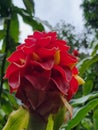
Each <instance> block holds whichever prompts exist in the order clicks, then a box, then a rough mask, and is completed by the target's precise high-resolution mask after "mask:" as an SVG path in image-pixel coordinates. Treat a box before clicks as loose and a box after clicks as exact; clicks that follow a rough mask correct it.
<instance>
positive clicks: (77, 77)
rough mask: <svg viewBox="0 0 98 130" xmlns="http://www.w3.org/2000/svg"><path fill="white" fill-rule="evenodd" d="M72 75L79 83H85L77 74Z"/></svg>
mask: <svg viewBox="0 0 98 130" xmlns="http://www.w3.org/2000/svg"><path fill="white" fill-rule="evenodd" d="M74 77H75V78H76V80H77V81H78V83H79V85H82V84H84V83H85V81H84V80H83V79H82V78H81V77H80V76H79V75H75V76H74Z"/></svg>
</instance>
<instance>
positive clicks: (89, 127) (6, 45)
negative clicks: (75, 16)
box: [0, 0, 98, 130]
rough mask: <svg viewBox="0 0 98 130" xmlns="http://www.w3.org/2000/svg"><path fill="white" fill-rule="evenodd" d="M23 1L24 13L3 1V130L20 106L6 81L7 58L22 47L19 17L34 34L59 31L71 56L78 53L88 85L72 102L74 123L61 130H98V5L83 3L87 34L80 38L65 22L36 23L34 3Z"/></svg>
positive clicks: (0, 89)
mask: <svg viewBox="0 0 98 130" xmlns="http://www.w3.org/2000/svg"><path fill="white" fill-rule="evenodd" d="M22 1H23V4H24V6H25V9H24V8H20V7H18V6H17V5H15V4H14V3H13V0H0V44H1V49H0V130H2V128H3V126H4V125H5V122H6V121H7V118H8V115H9V114H10V113H11V112H12V111H13V110H15V109H17V108H18V106H19V104H20V102H19V101H18V100H17V99H16V98H15V95H14V93H13V94H10V93H9V86H8V83H7V81H6V80H4V79H3V76H4V73H5V70H6V67H7V66H8V63H7V62H6V58H7V57H8V56H9V55H10V54H11V53H12V52H13V51H14V50H15V48H16V46H17V45H19V44H20V43H19V38H20V34H21V33H20V22H21V21H20V19H19V17H21V18H22V20H23V22H24V23H26V24H28V25H29V26H31V28H32V31H34V30H39V31H44V30H45V29H44V26H47V27H48V29H49V30H50V31H57V33H58V37H59V38H60V39H63V40H66V41H67V42H68V44H69V45H70V46H71V51H70V52H71V53H72V52H73V50H74V49H77V50H78V51H79V56H78V58H79V63H78V65H77V67H78V68H79V71H80V76H82V77H83V78H84V80H85V84H84V85H83V86H80V87H79V91H78V93H77V94H76V95H75V96H74V98H73V99H72V100H71V101H70V104H71V105H72V106H73V110H74V113H73V118H72V120H69V121H68V122H67V123H66V124H62V125H61V127H60V130H98V73H97V72H98V40H97V39H98V1H97V0H83V2H82V5H81V8H82V9H83V13H84V14H83V16H84V19H85V25H84V26H85V30H84V32H82V33H81V34H77V33H76V31H75V27H74V26H73V25H70V24H66V23H65V22H64V21H62V22H60V23H58V24H57V25H56V26H55V27H52V26H51V25H49V23H48V22H44V21H41V20H39V19H36V18H35V15H34V14H35V5H34V1H33V0H22ZM54 130H55V129H54Z"/></svg>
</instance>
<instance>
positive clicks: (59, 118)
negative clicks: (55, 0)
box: [53, 107, 66, 130]
mask: <svg viewBox="0 0 98 130" xmlns="http://www.w3.org/2000/svg"><path fill="white" fill-rule="evenodd" d="M65 113H66V109H65V107H64V108H60V109H59V111H58V112H57V114H56V115H55V117H54V127H53V130H58V129H59V128H60V127H61V125H62V124H63V122H64V118H65Z"/></svg>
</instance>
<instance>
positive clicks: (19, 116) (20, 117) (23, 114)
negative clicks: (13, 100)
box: [3, 107, 29, 130]
mask: <svg viewBox="0 0 98 130" xmlns="http://www.w3.org/2000/svg"><path fill="white" fill-rule="evenodd" d="M28 123H29V112H28V110H26V109H24V108H23V107H20V108H19V109H18V110H16V111H14V112H12V113H11V114H10V116H9V118H8V121H7V123H6V125H5V127H4V128H3V130H25V129H27V127H28Z"/></svg>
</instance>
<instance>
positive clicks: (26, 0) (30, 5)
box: [23, 0, 35, 14]
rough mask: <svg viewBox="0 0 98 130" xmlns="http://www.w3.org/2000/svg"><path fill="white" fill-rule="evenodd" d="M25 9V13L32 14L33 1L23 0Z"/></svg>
mask: <svg viewBox="0 0 98 130" xmlns="http://www.w3.org/2000/svg"><path fill="white" fill-rule="evenodd" d="M23 2H24V4H25V6H26V8H27V11H28V12H29V13H30V14H32V13H34V12H35V11H34V1H33V0H23Z"/></svg>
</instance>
